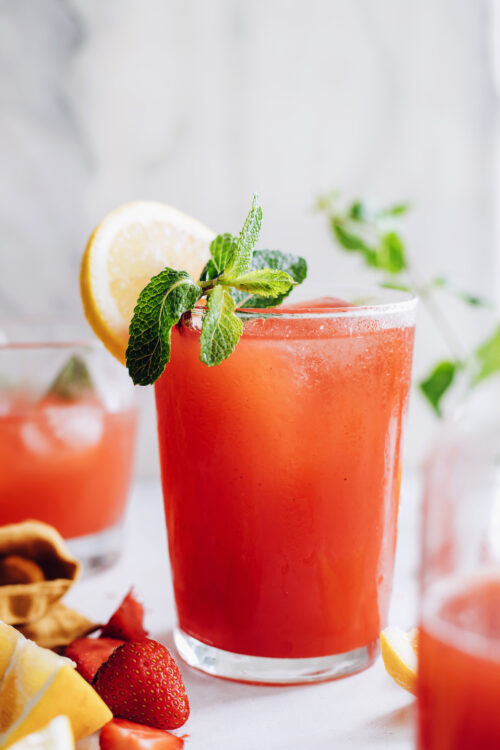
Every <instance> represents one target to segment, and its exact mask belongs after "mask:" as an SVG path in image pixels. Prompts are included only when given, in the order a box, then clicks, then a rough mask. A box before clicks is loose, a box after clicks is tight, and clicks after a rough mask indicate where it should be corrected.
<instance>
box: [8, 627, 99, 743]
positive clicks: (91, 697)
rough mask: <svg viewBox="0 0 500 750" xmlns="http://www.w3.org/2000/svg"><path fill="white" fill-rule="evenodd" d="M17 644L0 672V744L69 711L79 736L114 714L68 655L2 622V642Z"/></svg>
mask: <svg viewBox="0 0 500 750" xmlns="http://www.w3.org/2000/svg"><path fill="white" fill-rule="evenodd" d="M9 631H12V633H13V635H12V638H13V639H15V646H14V648H13V649H12V651H11V656H10V659H9V662H8V665H7V667H6V668H5V669H4V672H3V675H2V676H1V678H0V748H4V747H9V746H10V745H12V744H13V743H15V742H17V741H18V740H21V739H22V738H23V737H26V736H27V735H29V734H32V733H33V732H38V731H40V730H41V729H43V727H45V726H46V725H47V724H48V723H49V722H50V721H51V720H52V719H54V718H55V717H56V716H59V715H61V714H63V715H66V716H67V717H68V719H69V721H70V723H71V726H72V730H73V735H74V737H75V738H76V739H80V738H81V737H86V736H87V735H89V734H92V732H95V731H97V730H98V729H100V728H101V727H102V726H103V725H104V724H106V723H107V722H108V721H110V720H111V719H112V715H111V711H110V710H109V709H108V707H107V706H106V704H105V703H104V702H103V701H102V700H101V698H100V697H99V696H98V694H97V693H96V691H95V690H94V688H93V687H91V685H89V684H88V682H86V680H84V679H83V677H81V676H80V675H79V674H78V672H77V671H76V669H75V668H74V667H75V665H74V663H73V662H72V661H70V660H69V659H66V658H65V657H62V656H58V655H57V654H55V653H53V652H52V651H49V650H48V649H45V648H41V647H40V646H37V645H36V643H34V642H33V641H30V640H29V639H27V638H25V637H24V636H22V635H21V634H20V633H17V631H16V630H15V629H14V628H12V627H11V626H10V625H5V623H0V648H1V645H2V643H4V642H5V643H9V645H10V641H9V640H8V636H9Z"/></svg>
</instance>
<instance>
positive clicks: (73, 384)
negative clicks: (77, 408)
mask: <svg viewBox="0 0 500 750" xmlns="http://www.w3.org/2000/svg"><path fill="white" fill-rule="evenodd" d="M93 389H94V384H93V383H92V378H91V377H90V373H89V371H88V368H87V365H86V364H85V362H84V361H83V359H82V358H81V357H79V356H78V355H77V354H73V355H72V356H71V357H70V358H69V359H68V361H67V362H66V364H65V365H63V367H62V368H61V370H60V371H59V372H58V374H57V375H56V377H55V378H54V380H53V382H52V384H51V385H50V387H49V389H48V390H47V395H48V396H59V398H63V399H66V400H67V401H75V400H77V399H79V398H81V397H82V396H84V395H85V393H88V392H89V391H92V390H93Z"/></svg>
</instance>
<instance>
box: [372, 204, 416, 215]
mask: <svg viewBox="0 0 500 750" xmlns="http://www.w3.org/2000/svg"><path fill="white" fill-rule="evenodd" d="M410 208H411V206H410V204H409V203H396V205H395V206H389V208H383V209H382V210H381V211H379V212H378V213H377V217H379V218H385V217H389V216H402V215H403V214H406V213H408V211H409V210H410Z"/></svg>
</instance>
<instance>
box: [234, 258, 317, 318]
mask: <svg viewBox="0 0 500 750" xmlns="http://www.w3.org/2000/svg"><path fill="white" fill-rule="evenodd" d="M260 268H271V269H274V270H278V271H286V273H287V274H289V276H291V278H292V279H293V281H294V282H295V284H301V283H302V282H303V281H304V279H305V278H306V276H307V263H306V261H305V260H304V258H301V257H300V256H299V255H292V253H282V252H280V250H255V252H254V254H253V258H252V263H251V270H258V269H260ZM292 289H293V286H289V288H288V290H287V291H286V292H283V293H280V294H277V295H276V296H275V297H263V296H258V295H255V294H252V295H251V296H249V295H248V293H245V292H240V291H237V290H236V289H234V290H232V291H231V294H232V296H233V299H234V300H235V302H236V306H237V307H251V308H263V307H276V306H277V305H280V304H281V303H282V302H283V300H284V299H285V298H286V297H288V295H289V294H290V292H291V291H292Z"/></svg>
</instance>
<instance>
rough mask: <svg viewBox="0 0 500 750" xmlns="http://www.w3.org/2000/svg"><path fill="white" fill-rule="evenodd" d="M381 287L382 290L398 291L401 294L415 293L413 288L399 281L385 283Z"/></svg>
mask: <svg viewBox="0 0 500 750" xmlns="http://www.w3.org/2000/svg"><path fill="white" fill-rule="evenodd" d="M380 286H381V287H382V289H396V290H397V291H399V292H413V289H412V288H411V286H409V285H408V284H403V282H399V281H383V282H382V283H381V284H380Z"/></svg>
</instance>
